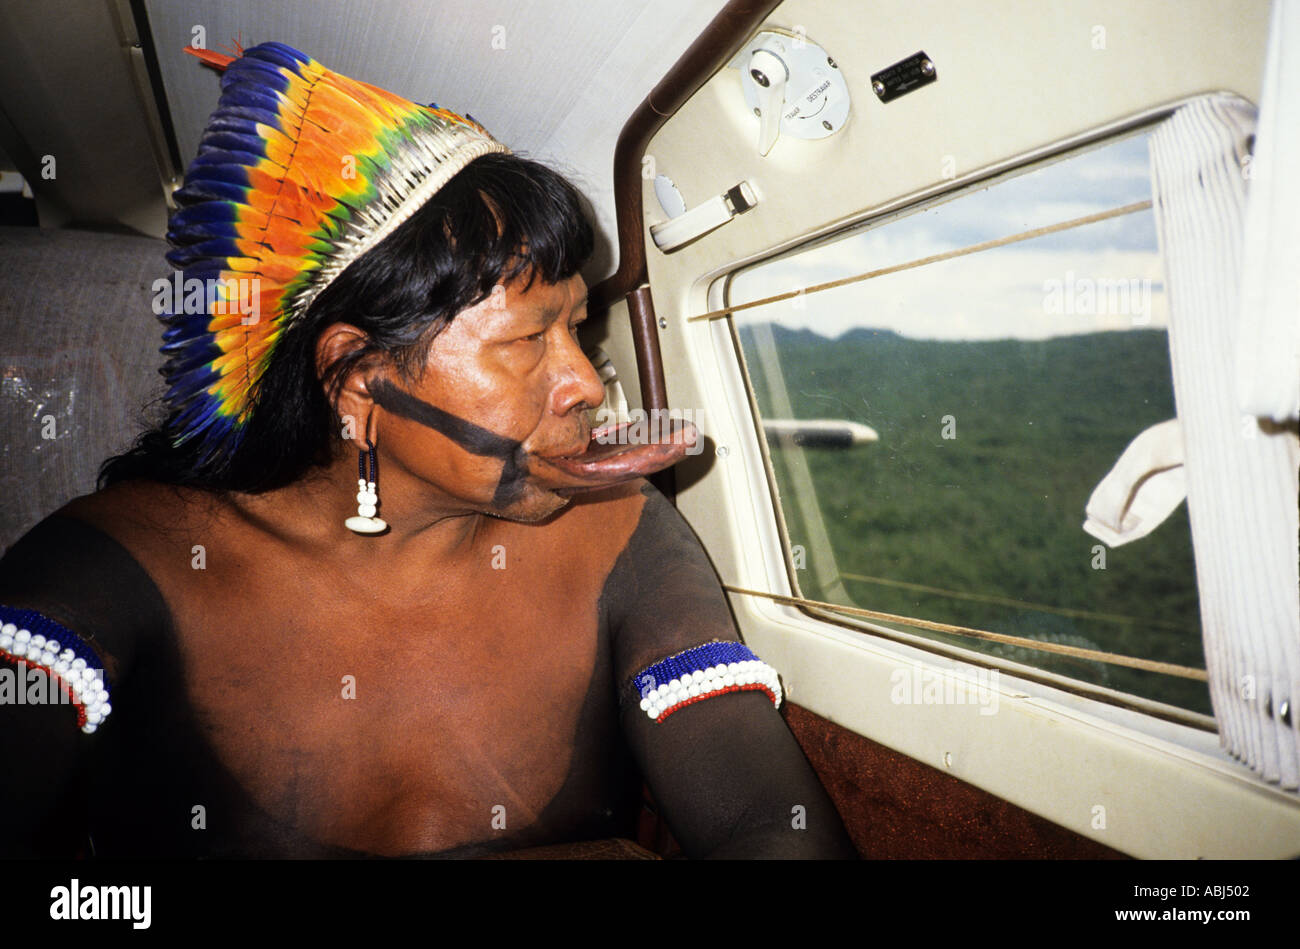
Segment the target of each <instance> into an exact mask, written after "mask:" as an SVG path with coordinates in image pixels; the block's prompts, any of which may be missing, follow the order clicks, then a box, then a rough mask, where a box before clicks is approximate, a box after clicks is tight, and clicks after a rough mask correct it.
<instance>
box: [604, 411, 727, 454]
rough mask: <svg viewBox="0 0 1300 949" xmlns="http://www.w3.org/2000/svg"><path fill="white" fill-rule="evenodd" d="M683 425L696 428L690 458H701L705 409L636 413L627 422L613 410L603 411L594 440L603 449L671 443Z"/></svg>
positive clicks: (688, 446)
mask: <svg viewBox="0 0 1300 949" xmlns="http://www.w3.org/2000/svg"><path fill="white" fill-rule="evenodd" d="M683 422H689V423H691V424H692V425H694V426H695V433H694V436H693V438H692V437H691V436H687V439H688V440H687V442H686V454H688V455H698V454H699V453H700V452H702V451H704V436H703V435H702V434H701V431H702V430H703V428H704V410H703V409H654V410H652V411H650V412H647V411H645V410H644V409H633V410H632V411H630V412H628V413H627V418H626V419H625V420H624V419H620V418H619V416H618V414H617V413H616V412H614V411H613V410H612V409H608V408H602V409H600V410H599V411H597V412H596V422H595V425H594V426H593V428H592V433H591V437H592V438H593V439H594V440H595V441H596V443H597V444H599V445H652V444H656V443H659V442H665V441H669V440H671V438H672V435H673V433H674V432H675V431H676V430H677V429H678V428H679V427H681V423H683ZM624 423H625V424H624Z"/></svg>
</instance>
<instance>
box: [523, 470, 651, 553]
mask: <svg viewBox="0 0 1300 949" xmlns="http://www.w3.org/2000/svg"><path fill="white" fill-rule="evenodd" d="M654 491H655V489H654V488H653V487H651V486H650V485H649V483H648V482H646V481H645V480H644V479H641V478H638V479H636V480H635V481H628V482H624V483H622V484H617V485H613V486H612V487H609V488H605V489H603V490H600V491H592V492H589V493H584V494H580V495H577V496H575V497H574V499H573V501H572V503H570V504H569V506H568V507H566V508H564V509H563V510H562V511H560V512H559V513H558V514H556V515H555V516H553V517H551V518H550V519H548V520H547V521H545V522H543V523H541V524H533V525H512V526H514V527H516V528H518V529H521V530H523V531H526V532H528V533H529V534H530V535H531V537H530V540H531V542H532V543H533V544H536V545H537V547H538V548H539V549H540V550H543V551H546V552H549V553H552V554H554V555H555V556H556V558H557V561H559V560H560V558H562V559H563V562H568V563H570V564H573V565H574V566H578V565H579V564H581V565H582V566H583V568H584V569H586V570H591V571H593V572H598V573H599V575H600V577H601V578H603V577H604V576H605V575H606V574H608V572H609V571H610V569H612V567H613V566H614V563H615V561H617V560H618V557H619V554H621V553H622V552H623V550H624V549H625V548H626V547H627V544H628V541H629V540H630V539H631V537H632V535H633V534H634V533H635V532H636V529H637V525H638V524H639V523H640V520H641V514H642V511H643V509H644V507H645V504H646V501H647V498H648V496H649V495H648V493H649V492H654Z"/></svg>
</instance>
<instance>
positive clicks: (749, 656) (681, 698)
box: [633, 640, 781, 722]
mask: <svg viewBox="0 0 1300 949" xmlns="http://www.w3.org/2000/svg"><path fill="white" fill-rule="evenodd" d="M633 685H634V686H635V687H636V689H637V691H638V692H640V693H641V711H643V712H645V713H646V715H648V716H650V718H652V719H654V720H655V721H656V722H662V721H663V720H664V719H666V718H667V717H668V716H669V715H671V714H672V713H673V712H675V711H677V710H678V709H680V708H685V707H686V706H687V705H691V704H693V703H695V702H699V701H702V700H704V699H707V698H712V697H713V696H715V695H722V694H723V693H725V692H765V693H767V697H768V698H770V699H771V700H772V704H773V705H775V706H776V707H777V708H780V707H781V681H780V679H779V678H778V677H777V674H776V670H775V669H773V668H772V667H771V666H769V665H768V664H767V663H766V662H763V661H762V660H761V659H759V658H758V657H757V656H755V655H754V654H753V653H752V652H751V651H750V649H749V647H748V646H746V645H745V644H744V643H736V642H721V641H719V640H714V641H713V642H711V643H705V644H704V645H702V646H695V647H694V648H691V649H687V650H685V651H684V652H679V653H677V654H676V655H674V656H669V657H668V658H667V659H661V660H660V661H659V662H656V663H655V664H654V665H650V666H646V667H645V668H644V669H642V670H641V671H640V672H638V673H637V674H636V676H635V677H634V679H633Z"/></svg>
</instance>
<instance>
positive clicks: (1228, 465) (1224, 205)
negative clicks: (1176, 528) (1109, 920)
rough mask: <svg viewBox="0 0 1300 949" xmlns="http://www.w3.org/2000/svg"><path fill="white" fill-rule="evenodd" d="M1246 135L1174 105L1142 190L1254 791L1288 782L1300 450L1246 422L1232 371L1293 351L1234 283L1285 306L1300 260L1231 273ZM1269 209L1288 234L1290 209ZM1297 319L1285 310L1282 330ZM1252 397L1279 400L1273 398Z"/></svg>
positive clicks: (1225, 697) (1255, 421)
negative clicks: (1251, 310)
mask: <svg viewBox="0 0 1300 949" xmlns="http://www.w3.org/2000/svg"><path fill="white" fill-rule="evenodd" d="M1278 6H1285V4H1279V5H1278ZM1276 14H1277V11H1275V15H1276ZM1275 25H1276V24H1275ZM1277 40H1278V37H1277V36H1275V37H1274V41H1275V42H1276V41H1277ZM1292 48H1293V49H1295V47H1294V46H1293V47H1292ZM1295 107H1296V103H1295V100H1294V97H1293V98H1292V104H1291V109H1292V113H1291V115H1290V116H1289V122H1290V124H1291V127H1292V129H1294V128H1295V127H1296V123H1298V122H1300V114H1296V112H1295ZM1265 131H1266V130H1265V129H1260V134H1261V141H1260V147H1263V146H1264V144H1265V143H1264V141H1263V133H1264V132H1265ZM1255 132H1256V128H1255V110H1254V108H1253V107H1251V106H1250V105H1249V103H1246V102H1244V101H1243V100H1241V99H1238V98H1236V97H1234V96H1226V95H1214V96H1206V97H1204V98H1201V99H1198V100H1197V101H1195V102H1192V103H1189V104H1188V105H1186V106H1183V107H1182V108H1180V109H1179V110H1178V111H1177V112H1176V113H1175V114H1174V115H1173V116H1172V117H1171V118H1170V119H1169V120H1168V121H1167V122H1165V123H1164V124H1163V125H1161V126H1160V127H1159V128H1158V129H1157V130H1156V132H1155V133H1154V134H1153V135H1152V139H1151V162H1152V190H1153V192H1154V201H1155V214H1156V222H1157V229H1158V233H1159V237H1160V246H1161V252H1162V254H1163V257H1164V262H1165V273H1166V288H1167V292H1168V296H1169V307H1170V318H1169V319H1170V327H1169V348H1170V357H1171V362H1172V366H1173V376H1174V392H1175V398H1176V401H1177V406H1178V418H1179V421H1180V423H1181V427H1182V431H1183V438H1184V449H1185V451H1184V456H1185V475H1186V484H1187V505H1188V515H1189V517H1190V520H1191V526H1192V538H1193V542H1194V544H1195V549H1196V574H1197V584H1198V587H1199V591H1200V605H1201V623H1202V628H1203V631H1204V637H1205V654H1206V664H1207V668H1208V670H1209V679H1210V696H1211V699H1212V701H1213V703H1214V711H1215V716H1216V718H1217V719H1218V722H1219V729H1220V735H1221V743H1222V745H1223V747H1224V748H1225V749H1226V750H1227V751H1228V752H1229V753H1230V754H1232V755H1234V756H1235V757H1237V758H1239V759H1241V760H1242V761H1243V762H1244V763H1245V764H1246V765H1248V766H1249V767H1251V768H1253V769H1254V770H1256V771H1257V772H1259V774H1260V775H1261V776H1262V777H1263V778H1264V779H1265V780H1267V781H1271V782H1276V783H1278V784H1279V785H1281V786H1282V787H1285V788H1291V789H1294V788H1296V787H1297V786H1300V729H1298V728H1297V718H1298V717H1300V708H1297V700H1300V570H1298V569H1297V534H1298V532H1300V510H1298V509H1297V491H1298V490H1300V484H1298V483H1297V466H1298V465H1300V439H1297V436H1296V434H1295V432H1294V427H1293V424H1278V423H1277V422H1276V421H1275V420H1267V419H1265V418H1261V417H1257V416H1264V414H1265V413H1264V412H1263V411H1259V410H1252V411H1251V412H1243V409H1242V402H1241V395H1242V387H1241V385H1240V382H1239V374H1238V364H1239V361H1241V362H1244V363H1245V364H1246V365H1250V358H1251V357H1250V355H1249V354H1250V353H1261V352H1267V351H1269V350H1270V348H1276V347H1285V346H1288V345H1292V346H1293V345H1294V342H1293V339H1294V337H1292V339H1291V340H1288V338H1287V332H1286V327H1279V326H1278V325H1277V324H1276V323H1274V322H1270V321H1269V320H1266V319H1259V318H1256V316H1257V315H1256V314H1252V316H1251V318H1249V319H1243V318H1242V311H1241V306H1242V301H1243V299H1244V300H1247V301H1253V300H1255V299H1256V298H1257V296H1258V295H1259V293H1261V292H1262V293H1263V294H1264V295H1265V296H1270V295H1272V294H1273V293H1274V291H1273V290H1270V289H1268V288H1261V287H1259V286H1256V285H1254V284H1253V283H1252V284H1250V285H1247V284H1245V283H1244V280H1243V275H1248V279H1249V280H1250V281H1260V280H1267V279H1275V280H1280V281H1282V282H1283V283H1285V282H1287V281H1289V283H1290V287H1291V293H1292V294H1293V297H1292V299H1294V294H1295V293H1296V288H1297V280H1298V279H1300V260H1296V259H1294V254H1295V247H1294V246H1291V247H1290V249H1289V250H1285V249H1284V248H1282V247H1280V246H1276V245H1272V244H1270V242H1269V240H1268V239H1267V238H1265V239H1263V240H1262V241H1261V242H1260V243H1259V244H1255V242H1254V241H1252V242H1250V243H1251V246H1263V247H1265V249H1266V250H1268V251H1270V252H1284V253H1288V254H1290V255H1292V259H1290V260H1289V261H1285V264H1286V266H1285V270H1283V271H1281V272H1279V270H1278V267H1279V266H1280V264H1277V263H1275V264H1270V265H1268V266H1265V267H1262V268H1261V267H1258V266H1256V265H1254V264H1252V265H1251V267H1249V268H1245V267H1244V251H1243V246H1244V244H1243V238H1244V236H1245V222H1246V217H1247V194H1248V191H1256V193H1259V192H1261V191H1263V189H1264V188H1265V187H1267V186H1266V185H1264V184H1263V182H1262V180H1261V175H1260V174H1259V172H1260V168H1259V164H1258V163H1256V162H1255V160H1254V159H1253V158H1252V157H1251V155H1250V137H1251V136H1252V135H1253V134H1255ZM1289 154H1290V157H1291V161H1292V163H1293V165H1292V167H1286V166H1282V167H1276V173H1277V174H1279V175H1282V174H1292V175H1294V174H1295V173H1296V172H1295V168H1294V161H1295V158H1296V154H1297V153H1296V152H1295V151H1294V150H1292V151H1291V152H1290V153H1289ZM1290 193H1291V200H1292V201H1294V200H1296V197H1297V195H1300V192H1297V191H1296V190H1295V188H1294V186H1293V185H1292V186H1291V191H1290ZM1253 213H1254V212H1253V209H1252V215H1253ZM1276 213H1277V214H1279V215H1287V216H1289V218H1290V220H1291V222H1292V223H1294V222H1295V221H1296V220H1297V219H1300V206H1295V205H1293V206H1291V207H1289V208H1278V209H1276ZM1254 220H1255V218H1254V217H1253V216H1252V222H1253V221H1254ZM1255 236H1256V237H1258V235H1255ZM1282 289H1283V290H1285V287H1283V288H1282ZM1248 305H1253V304H1248ZM1297 319H1300V314H1297V312H1296V310H1295V308H1294V306H1292V309H1291V314H1290V320H1291V321H1292V322H1294V321H1296V320H1297ZM1247 388H1248V387H1247ZM1263 388H1264V391H1266V392H1269V393H1270V398H1271V399H1272V403H1273V404H1277V402H1278V399H1277V396H1276V387H1269V386H1265V387H1263ZM1258 404H1259V403H1258V400H1257V401H1256V402H1255V403H1252V405H1256V406H1258Z"/></svg>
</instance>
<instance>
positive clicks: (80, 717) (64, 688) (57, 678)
mask: <svg viewBox="0 0 1300 949" xmlns="http://www.w3.org/2000/svg"><path fill="white" fill-rule="evenodd" d="M0 659H7V660H9V661H10V662H12V663H15V664H21V665H24V666H27V667H28V668H30V669H40V670H41V671H42V672H44V673H45V674H46V675H47V676H49V677H50V679H51V680H52V681H53V682H54V683H55V684H56V685H58V687H59V690H60V691H61V692H62V693H63V694H64V695H65V696H67V699H68V701H67V702H66V703H63V702H59V703H53V702H51V703H48V704H51V705H54V704H59V705H64V704H66V705H71V706H72V707H73V708H75V709H76V710H77V727H78V728H81V727H82V726H83V725H85V724H86V705H85V703H84V702H79V701H78V700H77V697H76V695H74V694H73V691H72V686H71V685H69V684H68V680H67V679H65V678H63V676H61V675H59V674H58V673H57V672H55V671H54V670H53V669H51V668H50V667H48V666H44V665H41V664H40V663H39V662H31V661H30V660H29V659H28V658H27V657H26V656H15V655H14V654H13V653H11V652H6V651H5V650H3V649H0ZM26 678H27V674H26V673H23V679H24V681H23V682H22V683H18V682H17V681H15V686H16V687H21V688H25V687H26Z"/></svg>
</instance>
